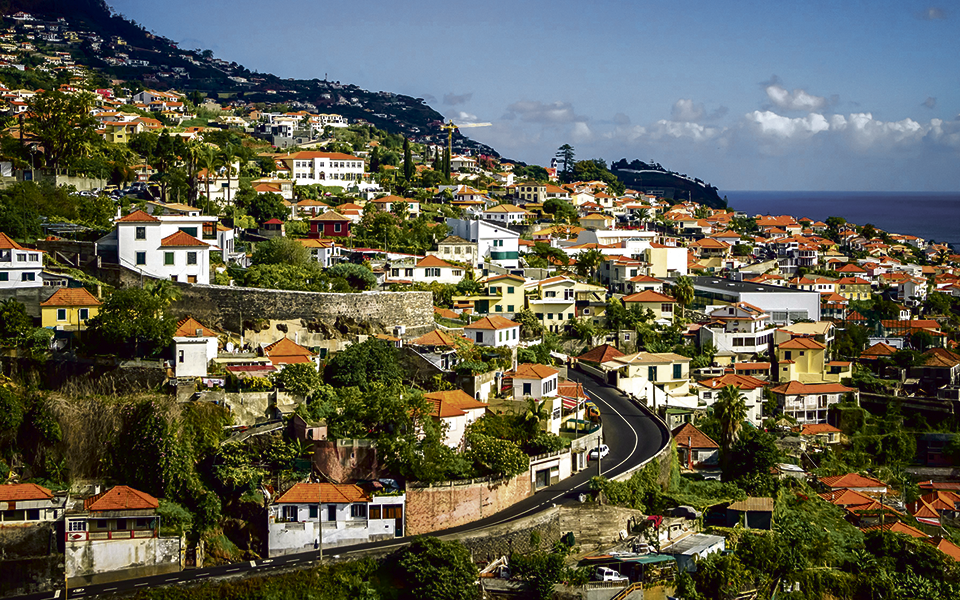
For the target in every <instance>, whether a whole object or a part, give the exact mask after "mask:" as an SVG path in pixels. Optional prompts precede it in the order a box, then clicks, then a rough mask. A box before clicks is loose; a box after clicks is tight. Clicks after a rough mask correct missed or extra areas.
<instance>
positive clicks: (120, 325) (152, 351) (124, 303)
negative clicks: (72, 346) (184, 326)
mask: <svg viewBox="0 0 960 600" xmlns="http://www.w3.org/2000/svg"><path fill="white" fill-rule="evenodd" d="M163 308H164V300H163V299H162V298H160V297H157V296H154V295H153V294H151V293H150V292H149V291H148V290H145V289H140V288H126V289H121V290H117V291H115V292H114V293H112V294H111V295H110V296H109V297H108V298H107V299H106V300H105V301H104V302H103V305H102V306H101V307H100V312H99V313H98V314H97V316H95V317H93V318H92V319H90V320H89V321H87V325H88V334H87V338H86V340H85V343H86V344H87V346H88V347H89V348H91V349H96V350H98V351H100V350H106V351H113V352H116V353H117V354H123V353H124V352H127V353H130V354H132V355H135V356H154V355H156V354H159V353H160V352H162V351H164V350H166V349H167V348H168V347H169V346H170V343H171V342H172V341H173V332H174V330H175V329H176V323H175V322H174V321H173V319H171V318H168V317H167V316H165V315H164V314H163Z"/></svg>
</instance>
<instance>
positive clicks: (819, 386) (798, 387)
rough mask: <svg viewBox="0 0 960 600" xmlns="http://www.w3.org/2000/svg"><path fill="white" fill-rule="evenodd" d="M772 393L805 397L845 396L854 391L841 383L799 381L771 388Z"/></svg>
mask: <svg viewBox="0 0 960 600" xmlns="http://www.w3.org/2000/svg"><path fill="white" fill-rule="evenodd" d="M781 362H782V361H781ZM770 391H772V392H774V393H777V394H786V395H791V396H793V395H796V396H804V395H807V394H843V393H846V392H852V391H854V389H853V388H848V387H847V386H845V385H841V384H839V383H800V382H799V381H791V382H790V383H787V384H785V385H778V386H777V387H775V388H771V390H770Z"/></svg>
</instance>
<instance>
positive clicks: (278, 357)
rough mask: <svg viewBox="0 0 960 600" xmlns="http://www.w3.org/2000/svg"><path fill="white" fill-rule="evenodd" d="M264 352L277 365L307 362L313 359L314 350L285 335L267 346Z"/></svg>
mask: <svg viewBox="0 0 960 600" xmlns="http://www.w3.org/2000/svg"><path fill="white" fill-rule="evenodd" d="M263 353H264V354H266V355H267V358H269V359H270V362H271V363H272V364H273V365H274V366H276V365H285V364H293V363H306V362H311V361H312V360H313V352H311V351H310V350H309V349H308V348H304V347H303V346H301V345H300V344H298V343H296V342H295V341H293V340H291V339H290V338H288V337H283V338H280V339H279V340H277V341H276V342H274V343H272V344H270V345H269V346H266V347H265V348H264V349H263Z"/></svg>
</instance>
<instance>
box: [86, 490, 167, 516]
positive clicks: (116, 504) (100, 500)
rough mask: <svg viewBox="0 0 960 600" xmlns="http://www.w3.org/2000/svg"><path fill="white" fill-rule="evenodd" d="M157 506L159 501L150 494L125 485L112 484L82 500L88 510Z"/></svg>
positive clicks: (142, 508)
mask: <svg viewBox="0 0 960 600" xmlns="http://www.w3.org/2000/svg"><path fill="white" fill-rule="evenodd" d="M159 506H160V503H159V501H157V499H156V498H154V497H153V496H151V495H150V494H148V493H146V492H141V491H140V490H135V489H133V488H132V487H129V486H126V485H117V486H114V487H112V488H110V489H109V490H107V491H106V492H103V493H100V494H97V495H96V496H92V497H90V498H87V499H85V500H84V501H83V507H84V508H85V509H87V510H89V511H101V510H147V509H151V508H153V509H156V508H157V507H159Z"/></svg>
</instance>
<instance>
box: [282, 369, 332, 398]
mask: <svg viewBox="0 0 960 600" xmlns="http://www.w3.org/2000/svg"><path fill="white" fill-rule="evenodd" d="M274 381H275V382H276V383H277V384H279V385H281V386H283V388H284V389H285V390H287V391H288V392H290V393H292V394H296V395H297V396H302V397H304V398H308V397H309V396H310V395H311V394H312V393H313V391H314V390H316V389H317V388H319V387H320V386H321V385H323V378H322V377H321V376H320V372H319V371H317V367H316V366H315V365H314V364H313V363H296V364H292V365H287V366H285V367H284V368H283V369H282V370H281V371H280V372H279V373H277V374H276V376H275V378H274Z"/></svg>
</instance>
